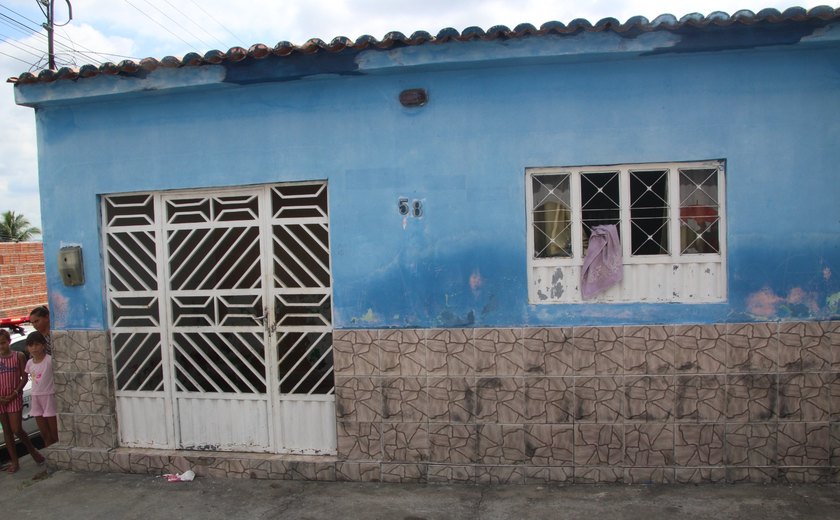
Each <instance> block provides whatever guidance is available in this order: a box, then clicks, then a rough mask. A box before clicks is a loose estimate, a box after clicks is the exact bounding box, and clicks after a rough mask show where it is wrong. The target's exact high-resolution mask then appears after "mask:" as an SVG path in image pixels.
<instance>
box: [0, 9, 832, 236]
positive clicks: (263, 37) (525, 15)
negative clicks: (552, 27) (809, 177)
mask: <svg viewBox="0 0 840 520" xmlns="http://www.w3.org/2000/svg"><path fill="white" fill-rule="evenodd" d="M821 3H822V2H798V4H799V5H801V6H802V7H805V8H806V9H809V8H812V7H814V6H816V5H820V4H821ZM793 5H797V3H795V2H793V1H792V2H775V1H760V0H623V1H622V0H589V1H581V2H574V3H573V2H568V1H566V0H520V1H518V2H512V1H510V0H427V1H425V2H418V1H416V0H415V1H405V0H399V1H396V0H284V1H282V2H281V1H278V0H249V1H248V2H231V1H230V0H76V1H75V2H73V15H74V19H73V21H72V22H71V23H70V24H69V25H67V26H65V27H62V28H59V29H57V31H56V41H57V45H56V51H57V56H58V59H59V60H60V61H61V62H62V63H68V62H69V63H75V64H76V65H82V64H85V63H97V62H99V61H103V60H105V59H110V60H111V61H114V62H119V61H120V60H121V59H123V57H125V56H131V57H135V58H144V57H148V56H152V57H156V58H161V57H163V56H166V55H175V56H182V55H184V54H186V53H187V52H190V51H196V52H199V53H201V54H203V53H205V52H206V51H208V50H210V49H221V50H227V49H228V48H229V47H232V46H234V45H242V46H244V47H248V46H249V45H251V44H254V43H265V44H267V45H271V46H273V45H275V44H276V43H277V42H279V41H282V40H287V41H290V42H292V43H295V44H302V43H304V42H305V41H306V40H308V39H309V38H320V39H322V40H324V41H330V40H331V39H332V38H334V37H336V36H346V37H348V38H351V39H356V38H357V37H359V36H361V35H363V34H370V35H372V36H374V37H376V38H382V37H384V36H385V34H387V33H388V32H390V31H400V32H402V33H404V34H406V35H411V33H413V32H415V31H418V30H424V31H428V32H429V33H431V34H433V35H434V34H437V33H438V32H439V31H440V30H441V29H443V28H445V27H454V28H455V29H457V30H459V31H460V30H463V29H465V28H466V27H469V26H478V27H481V28H483V29H489V28H490V27H492V26H494V25H506V26H508V27H509V28H511V29H512V28H514V27H515V26H516V25H518V24H519V23H523V22H528V23H531V24H533V25H535V26H537V27H539V26H540V25H541V24H543V23H545V22H547V21H552V20H557V21H560V22H563V23H569V22H570V21H572V20H573V19H574V18H586V19H587V20H589V21H590V22H592V23H595V22H596V21H598V20H600V19H601V18H605V17H613V18H616V19H618V20H619V21H620V22H624V21H626V20H627V19H629V18H630V17H632V16H635V15H642V16H645V17H647V18H648V19H650V20H652V19H653V18H655V17H656V16H658V15H660V14H662V13H671V14H674V15H675V16H677V17H681V16H683V15H685V14H687V13H690V12H699V13H702V14H704V15H706V14H709V13H711V12H713V11H725V12H727V13H729V14H732V13H734V12H735V11H737V10H739V9H750V10H752V11H753V12H758V11H760V10H761V9H763V8H765V7H773V8H776V9H779V10H780V11H781V10H784V9H786V8H788V7H791V6H793ZM2 6H5V7H6V9H3V7H0V13H2V14H4V15H6V16H10V17H12V18H14V19H16V20H19V21H21V22H22V23H24V25H26V26H28V27H32V28H34V29H37V26H38V24H40V23H41V22H42V21H43V15H42V13H41V12H40V11H39V10H38V7H37V4H36V2H35V1H33V0H5V1H4V2H3V4H2ZM56 6H57V16H56V21H57V22H63V21H64V20H66V11H64V6H63V3H62V2H56ZM10 10H11V11H10ZM141 11H142V12H141ZM2 20H5V21H7V22H8V19H6V18H2ZM24 32H25V31H22V28H21V27H20V26H19V25H16V24H14V23H11V22H10V23H7V24H0V40H2V41H0V76H2V79H5V78H8V77H10V76H17V75H18V74H19V73H20V72H23V71H26V70H28V69H29V66H28V64H29V63H33V62H36V61H39V58H43V56H37V55H38V54H41V53H45V52H46V38H45V37H44V36H43V35H40V36H35V35H30V36H25V35H24ZM42 32H43V31H42ZM234 35H236V36H234ZM39 49H42V51H40V52H39ZM70 50H74V51H77V52H75V53H70V52H69V51H70ZM78 51H81V53H79V52H78ZM31 53H34V54H35V55H33V54H31ZM97 53H110V54H109V55H108V56H103V55H102V54H97ZM16 58H17V59H16ZM20 60H22V61H20ZM40 63H41V64H42V65H43V63H45V61H44V60H43V59H41V60H40ZM0 121H3V125H2V126H0V201H2V203H0V211H5V210H6V209H12V210H15V211H17V212H21V213H23V214H24V215H26V216H27V217H28V218H29V219H30V221H32V222H33V224H35V225H39V226H40V207H39V203H38V196H37V185H38V179H37V165H36V150H35V130H34V115H33V113H32V111H31V109H28V108H23V107H17V106H15V104H14V97H13V92H12V89H11V88H7V89H6V90H4V91H3V93H2V94H0Z"/></svg>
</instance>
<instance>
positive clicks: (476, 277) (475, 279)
mask: <svg viewBox="0 0 840 520" xmlns="http://www.w3.org/2000/svg"><path fill="white" fill-rule="evenodd" d="M482 285H484V280H483V279H482V278H481V273H480V272H479V270H478V269H476V270H475V271H473V273H472V274H471V275H470V290H471V291H472V292H473V294H474V295H476V296H478V291H479V290H480V289H481V286H482Z"/></svg>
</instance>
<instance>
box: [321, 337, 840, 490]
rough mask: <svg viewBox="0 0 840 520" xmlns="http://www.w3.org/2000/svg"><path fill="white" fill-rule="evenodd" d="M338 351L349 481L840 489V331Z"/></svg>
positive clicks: (361, 341) (420, 342) (448, 340)
mask: <svg viewBox="0 0 840 520" xmlns="http://www.w3.org/2000/svg"><path fill="white" fill-rule="evenodd" d="M334 343H335V364H336V409H337V416H338V417H337V420H338V457H339V460H341V461H342V462H341V465H342V468H350V467H353V468H354V471H353V472H352V473H347V474H349V475H352V479H353V480H356V479H357V478H358V479H361V480H373V481H376V480H378V481H383V482H447V483H451V482H463V483H471V482H477V483H487V482H490V483H526V484H531V483H534V484H548V483H608V482H613V483H619V482H621V483H628V484H641V483H701V482H710V483H711V482H838V481H840V322H837V321H831V322H808V323H729V324H717V325H679V326H627V327H600V328H587V327H581V328H511V329H447V330H344V331H337V332H336V334H335V342H334ZM355 468H358V469H355ZM344 471H345V472H346V470H344Z"/></svg>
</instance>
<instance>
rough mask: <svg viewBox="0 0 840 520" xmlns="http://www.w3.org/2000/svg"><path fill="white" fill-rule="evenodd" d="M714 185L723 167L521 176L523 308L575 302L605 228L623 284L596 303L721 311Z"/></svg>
mask: <svg viewBox="0 0 840 520" xmlns="http://www.w3.org/2000/svg"><path fill="white" fill-rule="evenodd" d="M723 181H724V162H723V161H703V162H683V163H650V164H627V165H617V166H597V167H595V166H576V167H557V168H528V169H527V170H526V182H527V187H528V189H527V190H526V193H527V207H528V246H529V249H530V253H529V258H528V259H529V266H530V270H529V276H530V280H529V284H530V289H529V299H530V300H531V302H532V303H552V302H574V301H579V300H581V298H580V290H579V284H578V286H576V285H575V283H574V282H576V280H575V277H576V276H577V277H579V274H580V268H581V266H582V264H583V261H584V258H585V257H586V254H587V250H588V246H589V239H590V237H591V236H592V232H593V229H594V228H595V227H597V226H602V225H614V226H615V227H616V231H617V234H618V237H619V240H620V242H621V251H622V254H623V257H622V260H623V264H624V270H625V278H626V280H625V282H624V283H622V284H620V285H621V286H620V287H616V288H614V289H612V290H610V291H608V292H607V293H606V294H604V295H602V296H600V297H599V298H597V299H598V300H599V301H682V302H695V301H696V302H700V301H703V302H705V301H722V300H723V299H725V293H726V289H725V270H724V269H723V263H724V260H725V258H724V254H723V253H724V251H723V247H724V242H725V237H724V227H723V222H724V204H723V193H724V191H723ZM657 265H658V266H671V271H672V272H671V273H669V274H668V278H667V279H662V273H664V271H662V273H658V272H657V271H656V266H657ZM710 265H711V266H712V267H709V266H710ZM633 266H644V267H638V268H636V267H633ZM698 269H700V270H701V271H699V272H698ZM628 270H629V272H628ZM628 274H629V276H628Z"/></svg>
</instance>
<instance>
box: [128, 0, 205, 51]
mask: <svg viewBox="0 0 840 520" xmlns="http://www.w3.org/2000/svg"><path fill="white" fill-rule="evenodd" d="M123 1H124V2H125V3H127V4H128V5H130V6H131V7H133V8H134V9H136V10H137V11H138V12H139V13H140V14H142V15H143V16H145V17H146V18H148V19H149V20H151V21H152V22H154V23H155V24H156V25H158V26H160V27H161V28H162V29H163V30H165V31H166V32H168V33H169V34H171V35H172V36H174V37H176V38H178V39H179V40H181V41H182V42H184V44H186V45H187V47H189V48H191V49H192V50H194V51H195V52H198V49H196V48H195V47H194V46H193V45H192V44H191V43H190V42H188V41H187V40H185V39H183V38H181V37H180V36H179V35H177V34H175V33H174V32H172V31H170V30H169V28H167V27H166V26H165V25H163V24H162V23H160V22H158V21H157V20H155V19H154V18H152V17H151V16H149V15H148V14H147V13H146V12H145V11H143V10H142V9H140V8H139V7H137V6H136V5H134V4H132V3H131V2H130V1H129V0H123Z"/></svg>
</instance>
